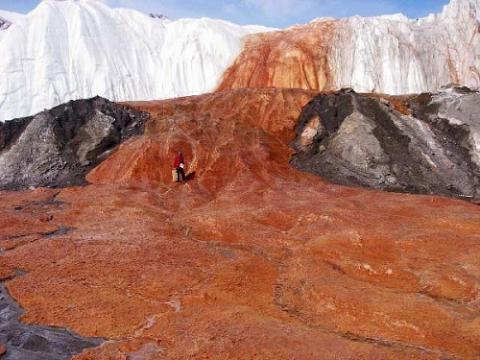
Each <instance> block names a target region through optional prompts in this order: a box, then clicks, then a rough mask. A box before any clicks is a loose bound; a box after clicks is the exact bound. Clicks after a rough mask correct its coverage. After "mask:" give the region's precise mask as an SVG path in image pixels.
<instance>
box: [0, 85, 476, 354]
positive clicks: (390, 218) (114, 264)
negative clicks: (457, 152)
mask: <svg viewBox="0 0 480 360" xmlns="http://www.w3.org/2000/svg"><path fill="white" fill-rule="evenodd" d="M313 95H314V94H313V93H311V92H308V91H302V90H274V89H269V90H253V89H251V90H235V91H229V92H221V93H215V94H210V95H203V96H199V97H192V98H183V99H176V100H169V101H161V102H151V103H135V104H131V105H132V106H134V107H137V108H140V109H142V110H147V111H150V112H151V114H152V119H151V121H150V122H149V123H148V126H147V130H146V133H145V134H144V135H143V136H141V137H137V138H133V139H131V140H129V141H128V142H127V143H125V144H123V145H121V146H120V148H119V149H118V150H117V151H116V152H115V153H114V154H112V155H111V156H110V157H109V158H108V159H107V160H106V161H105V162H104V163H102V164H101V165H100V166H99V167H98V168H96V169H95V170H94V171H93V172H92V173H90V175H89V178H88V179H89V181H90V182H91V183H92V184H91V185H89V186H86V187H77V188H68V189H63V190H42V189H37V190H33V191H26V192H21V193H7V192H4V193H2V194H1V199H2V201H1V203H0V248H3V249H5V252H4V253H3V254H2V255H1V259H2V262H1V264H0V275H1V276H2V277H3V278H12V279H13V280H10V281H9V282H8V289H9V290H10V292H11V294H12V296H14V298H15V299H17V300H18V301H19V303H20V304H21V305H22V306H23V307H24V308H25V310H26V314H25V316H24V319H23V320H24V321H26V322H32V323H39V324H48V325H55V326H60V327H68V328H70V329H72V330H74V331H76V332H78V333H80V334H81V335H84V336H100V337H105V338H108V339H110V340H111V341H109V342H107V343H105V344H104V345H103V346H102V347H100V348H97V349H93V350H90V351H87V352H85V353H83V354H82V355H80V356H78V358H77V359H82V360H87V359H161V358H165V359H186V358H193V359H254V358H260V359H441V358H445V359H446V358H451V359H454V358H457V359H475V358H478V354H479V353H480V345H479V344H480V316H479V306H480V305H479V285H478V284H479V279H480V260H479V259H480V256H479V255H480V235H479V234H480V208H479V207H478V206H475V205H472V204H469V203H466V202H462V201H456V200H450V199H445V198H439V197H430V196H412V195H402V194H392V193H382V192H379V191H368V190H361V189H351V188H345V187H340V186H335V185H331V184H327V183H326V182H324V181H322V180H321V179H320V178H317V177H314V176H312V175H309V174H303V173H300V172H298V171H296V170H294V169H293V168H291V167H290V166H289V164H288V161H289V159H290V154H291V153H290V151H291V150H290V148H289V146H288V142H289V140H291V139H292V137H293V127H294V125H295V120H296V118H297V117H298V115H299V112H300V110H301V108H302V106H303V105H305V104H306V103H307V102H308V101H309V100H310V98H311V97H312V96H313ZM177 149H180V150H182V151H183V152H184V154H185V158H186V160H187V170H188V172H195V177H194V178H193V179H192V180H190V181H189V182H188V183H186V184H172V183H171V182H170V176H171V175H170V162H171V160H172V154H173V151H174V150H177ZM58 229H64V231H60V232H59V231H57V230H58ZM67 230H68V231H67ZM45 234H51V235H49V236H45ZM15 270H23V271H25V272H26V273H25V275H23V276H17V277H15ZM17 273H18V271H17Z"/></svg>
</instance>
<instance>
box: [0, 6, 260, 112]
mask: <svg viewBox="0 0 480 360" xmlns="http://www.w3.org/2000/svg"><path fill="white" fill-rule="evenodd" d="M0 16H1V14H0ZM5 17H7V16H5ZM15 20H16V19H12V20H11V21H10V22H12V23H13V25H11V26H9V27H8V28H7V29H6V30H2V31H1V32H0V54H2V56H0V121H1V120H7V119H9V118H14V117H20V116H26V115H30V114H34V113H36V112H38V111H41V110H43V109H44V108H50V107H52V106H54V105H58V104H60V103H63V102H65V101H67V100H70V99H79V98H87V97H91V96H94V95H100V96H103V97H106V98H109V99H111V100H148V99H160V98H169V97H177V96H184V95H194V94H200V93H204V92H208V91H212V90H214V89H215V87H216V85H218V81H219V79H220V78H221V75H222V74H223V72H224V70H225V69H226V68H227V67H228V66H229V65H230V64H231V63H232V62H233V60H234V59H235V57H236V56H237V55H238V54H239V53H240V51H241V48H242V43H243V40H242V38H243V37H244V36H245V35H247V34H250V33H254V32H259V31H266V30H268V29H267V28H264V27H256V26H238V25H234V24H231V23H228V22H225V21H221V20H211V19H206V18H202V19H182V20H178V21H169V20H165V19H158V18H153V17H151V16H148V15H146V14H143V13H140V12H137V11H135V10H128V9H111V8H109V7H108V6H106V5H105V4H104V3H103V2H101V1H95V0H66V1H55V0H44V1H42V2H41V3H40V4H39V5H38V6H37V8H35V9H34V10H33V11H32V12H30V13H29V14H28V15H26V16H25V17H24V20H23V21H19V22H18V23H17V21H15ZM4 54H7V56H5V55H4Z"/></svg>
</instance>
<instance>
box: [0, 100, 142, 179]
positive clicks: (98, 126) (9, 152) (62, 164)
mask: <svg viewBox="0 0 480 360" xmlns="http://www.w3.org/2000/svg"><path fill="white" fill-rule="evenodd" d="M147 117H148V115H146V114H145V113H141V112H139V111H135V110H132V109H129V108H127V107H125V106H121V105H119V104H115V103H113V102H110V101H108V100H106V99H103V98H100V97H96V98H93V99H89V100H78V101H70V102H69V103H67V104H63V105H60V106H57V107H55V108H53V109H51V110H49V111H44V112H42V113H39V114H37V115H35V116H32V117H28V118H23V119H16V120H12V121H7V122H5V123H3V124H2V123H0V188H1V189H19V188H28V187H38V186H41V187H64V186H72V185H81V184H83V183H84V182H85V180H84V179H85V175H86V174H87V173H88V172H89V171H90V170H91V169H92V168H94V167H95V166H97V165H98V164H99V163H100V162H101V161H103V160H104V159H105V158H106V157H107V156H108V155H109V154H110V152H111V151H112V150H113V149H114V148H115V147H116V146H117V145H119V144H120V143H122V142H124V141H125V140H127V139H128V138H130V137H132V136H134V135H137V134H140V133H142V132H143V127H144V123H145V121H146V119H147Z"/></svg>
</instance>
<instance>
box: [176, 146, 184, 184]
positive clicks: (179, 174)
mask: <svg viewBox="0 0 480 360" xmlns="http://www.w3.org/2000/svg"><path fill="white" fill-rule="evenodd" d="M173 170H174V171H175V172H176V179H175V178H174V181H176V182H179V181H182V182H183V181H185V161H184V160H183V154H182V152H181V151H179V152H178V153H177V155H176V156H175V160H173Z"/></svg>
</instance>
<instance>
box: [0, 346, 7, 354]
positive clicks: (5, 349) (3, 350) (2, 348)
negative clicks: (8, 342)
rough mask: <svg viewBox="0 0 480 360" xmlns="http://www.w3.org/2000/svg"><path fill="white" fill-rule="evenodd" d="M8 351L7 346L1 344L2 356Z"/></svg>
mask: <svg viewBox="0 0 480 360" xmlns="http://www.w3.org/2000/svg"><path fill="white" fill-rule="evenodd" d="M6 352H7V348H6V347H5V345H2V344H0V356H2V355H4V354H6Z"/></svg>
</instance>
